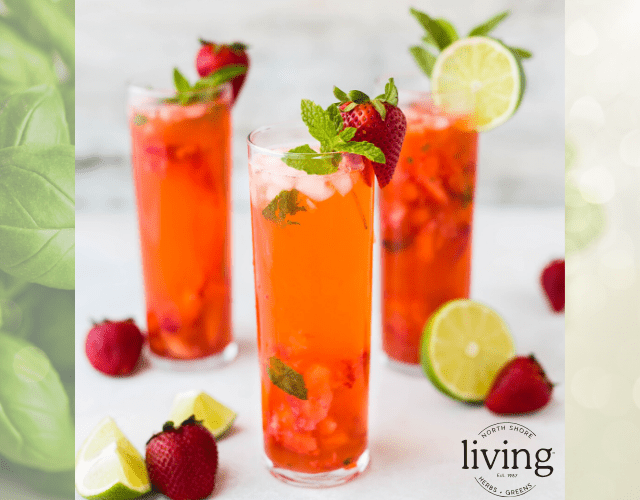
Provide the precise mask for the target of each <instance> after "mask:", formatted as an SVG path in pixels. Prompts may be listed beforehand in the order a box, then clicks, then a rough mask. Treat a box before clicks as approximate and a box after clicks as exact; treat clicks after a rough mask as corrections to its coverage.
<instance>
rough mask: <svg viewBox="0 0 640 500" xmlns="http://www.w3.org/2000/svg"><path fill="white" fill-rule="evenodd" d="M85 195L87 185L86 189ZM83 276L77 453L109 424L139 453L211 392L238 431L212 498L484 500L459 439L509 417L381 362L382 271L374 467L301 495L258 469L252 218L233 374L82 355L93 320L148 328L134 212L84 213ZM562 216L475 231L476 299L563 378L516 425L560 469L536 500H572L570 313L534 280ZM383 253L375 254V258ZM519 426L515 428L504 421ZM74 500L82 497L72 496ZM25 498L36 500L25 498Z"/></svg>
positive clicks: (481, 212) (80, 231)
mask: <svg viewBox="0 0 640 500" xmlns="http://www.w3.org/2000/svg"><path fill="white" fill-rule="evenodd" d="M78 187H79V189H82V181H80V182H79V183H78ZM76 222H77V236H76V243H77V246H76V248H77V250H76V251H77V254H76V255H77V270H76V290H77V295H76V296H77V299H76V446H80V443H82V441H83V440H84V439H85V438H86V436H87V435H88V434H89V433H90V431H91V430H92V429H93V427H94V426H95V425H96V424H97V423H98V422H99V421H100V420H101V419H102V418H103V417H104V416H106V415H110V416H111V417H113V418H114V419H115V420H116V422H117V423H118V425H119V426H120V428H121V429H122V430H123V432H124V433H125V434H126V435H127V436H128V437H129V438H130V440H131V441H132V442H133V444H134V445H135V446H136V447H137V448H138V450H141V451H142V450H144V445H145V442H146V440H147V439H148V438H149V437H150V436H151V434H153V433H154V432H156V431H158V430H160V428H161V427H162V424H163V422H164V421H165V420H166V419H167V417H168V415H169V411H170V407H171V403H172V401H173V398H174V396H175V395H176V394H177V393H178V392H182V391H185V390H189V389H198V388H199V389H203V390H205V391H207V392H209V393H210V394H212V395H213V396H214V397H215V398H217V399H219V400H220V401H222V402H223V403H225V404H227V405H228V406H230V407H232V408H233V409H234V410H236V411H237V412H238V414H239V417H238V419H237V420H236V424H235V427H236V430H235V431H234V432H233V433H232V434H231V435H230V436H229V437H227V438H226V439H224V440H222V441H220V443H219V445H220V471H219V473H218V486H217V487H216V491H215V495H214V496H215V498H234V499H268V498H273V499H280V500H282V499H301V498H305V499H306V498H308V499H313V498H332V499H341V498H345V499H346V498H349V499H351V498H371V499H374V500H375V499H389V498H403V499H404V498H416V499H418V498H425V497H427V496H428V497H430V498H480V497H481V496H482V495H484V493H482V492H481V490H480V489H479V486H478V485H477V484H475V481H474V479H473V474H470V473H469V471H464V470H462V469H461V467H462V462H461V460H462V450H461V444H460V442H461V440H462V439H466V438H467V437H468V436H469V435H470V434H475V433H476V432H478V431H480V430H481V429H483V428H484V427H486V426H487V425H490V424H493V423H496V422H500V421H503V420H505V419H504V418H500V417H497V416H495V415H492V414H491V413H489V412H488V411H487V410H485V409H484V408H481V407H470V406H466V405H463V404H460V403H457V402H455V401H452V400H450V399H449V398H447V397H446V396H443V395H442V394H440V393H439V392H437V391H436V390H435V389H434V387H433V386H432V385H431V383H430V382H429V381H428V380H427V379H426V378H425V377H423V376H415V377H414V376H409V375H405V374H401V373H398V372H395V371H392V370H390V369H389V368H388V367H387V366H386V365H383V360H382V357H381V351H380V336H379V332H380V320H379V311H380V308H379V305H378V299H379V273H378V269H377V266H374V312H373V325H372V330H373V337H372V338H373V340H372V356H371V363H372V368H371V392H370V396H371V397H370V427H369V428H370V448H371V453H372V463H371V466H370V468H369V470H368V471H367V472H366V473H365V474H364V475H363V476H362V477H360V478H358V479H357V480H355V481H353V482H351V483H349V484H347V485H344V486H341V487H337V488H333V489H327V490H317V491H313V490H305V489H299V488H295V487H292V486H288V485H285V484H282V483H280V482H279V481H277V480H276V479H274V478H272V477H271V476H270V475H269V474H268V473H267V472H266V470H265V469H264V467H263V465H262V462H261V455H260V454H261V450H262V441H261V433H262V427H261V422H260V418H261V417H260V415H261V413H260V386H259V378H258V377H259V375H258V361H257V351H256V342H255V337H256V329H255V311H254V309H253V307H254V303H253V269H252V263H251V243H250V241H251V240H250V237H251V236H250V220H249V213H248V212H246V211H241V210H237V211H236V212H235V213H234V238H233V239H234V267H233V286H234V308H233V310H234V315H233V321H234V325H235V334H236V336H237V339H238V342H239V345H240V353H239V356H238V358H237V359H236V360H235V361H234V362H233V363H232V364H230V365H229V366H227V367H225V368H222V369H219V370H213V371H208V372H196V373H184V372H183V373H172V372H168V371H162V370H159V369H157V368H154V367H150V366H147V367H146V368H145V369H143V370H142V371H141V372H139V373H137V374H136V375H134V376H132V377H129V378H120V379H118V378H110V377H106V376H103V375H101V374H100V373H98V372H96V371H95V370H94V369H93V368H92V367H91V366H90V364H89V363H88V361H87V359H86V357H85V355H84V350H83V344H84V336H85V334H86V332H87V331H88V329H89V328H90V326H91V320H95V319H102V318H105V317H109V318H124V317H131V316H133V317H134V318H135V319H136V320H137V321H138V322H139V323H140V324H142V325H144V303H143V297H142V280H141V270H140V257H139V249H138V242H137V226H136V219H135V215H134V213H133V212H132V211H131V210H121V211H119V212H111V213H107V212H104V211H102V212H89V211H84V212H78V214H77V218H76ZM563 227H564V212H563V210H562V209H561V208H549V209H541V208H535V209H532V208H515V207H511V208H506V207H502V208H492V207H487V206H482V205H480V206H478V207H477V211H476V219H475V229H474V241H473V251H474V266H473V274H472V282H473V285H472V296H473V297H474V298H476V299H478V300H482V301H484V302H486V303H487V304H490V305H491V306H493V307H494V308H495V309H496V310H497V311H499V313H500V314H501V315H503V317H504V318H505V320H506V321H507V323H508V324H509V325H510V328H511V330H512V333H513V335H514V338H515V340H516V345H517V350H518V352H519V353H522V354H529V353H532V352H533V353H535V354H536V356H537V357H538V359H539V360H540V362H541V363H542V364H543V366H544V367H545V369H546V370H547V372H548V374H549V376H550V378H551V379H552V380H553V381H555V382H557V383H558V385H557V386H556V388H555V393H554V397H553V400H552V402H551V403H550V405H549V406H548V407H546V408H545V409H544V410H543V411H541V412H540V413H538V414H534V415H531V416H524V417H518V418H517V419H516V420H515V421H516V422H517V423H520V424H522V425H525V426H527V427H529V428H531V429H532V430H534V432H536V433H537V434H538V436H540V438H541V440H543V441H544V443H545V446H548V447H552V448H553V450H554V451H555V455H554V456H553V459H552V461H551V463H552V465H553V466H554V468H555V470H554V473H553V475H552V476H551V477H549V478H547V479H545V480H544V481H540V484H539V487H538V488H537V490H534V491H532V492H531V493H529V494H528V496H527V498H530V499H532V500H533V499H556V498H557V499H560V498H564V384H563V374H564V316H563V315H556V314H553V313H551V312H550V309H549V308H548V306H547V305H546V303H545V300H544V298H543V295H542V292H541V289H540V286H539V282H538V279H539V273H540V270H541V269H542V267H543V266H544V265H545V264H546V262H548V261H549V260H550V259H552V258H555V257H557V256H559V255H561V254H562V252H563V248H564V237H563ZM378 255H379V248H378V246H375V255H374V257H375V258H376V260H374V262H378V260H377V257H378ZM509 420H513V419H509ZM76 499H78V500H79V499H80V497H79V496H77V495H76ZM29 500H30V499H29Z"/></svg>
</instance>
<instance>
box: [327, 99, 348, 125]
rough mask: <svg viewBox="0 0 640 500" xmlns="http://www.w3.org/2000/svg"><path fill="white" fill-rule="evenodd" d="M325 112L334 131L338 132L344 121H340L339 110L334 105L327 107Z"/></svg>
mask: <svg viewBox="0 0 640 500" xmlns="http://www.w3.org/2000/svg"><path fill="white" fill-rule="evenodd" d="M326 112H327V114H328V116H329V119H330V120H331V121H332V122H333V125H334V129H335V130H340V129H341V128H342V127H344V121H343V120H342V115H341V114H340V108H339V107H338V105H337V104H336V103H333V104H330V105H329V107H327V111H326Z"/></svg>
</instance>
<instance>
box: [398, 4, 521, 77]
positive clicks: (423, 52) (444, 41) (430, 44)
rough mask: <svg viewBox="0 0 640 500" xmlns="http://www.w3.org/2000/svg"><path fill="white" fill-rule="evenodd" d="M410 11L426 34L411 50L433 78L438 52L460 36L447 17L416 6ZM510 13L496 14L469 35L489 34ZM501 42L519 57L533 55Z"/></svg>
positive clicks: (419, 65) (426, 72) (425, 71)
mask: <svg viewBox="0 0 640 500" xmlns="http://www.w3.org/2000/svg"><path fill="white" fill-rule="evenodd" d="M410 12H411V15H413V17H415V18H416V20H417V21H418V22H419V23H420V25H421V26H422V27H423V28H424V30H425V35H424V36H423V37H422V45H414V46H412V47H410V48H409V52H410V53H411V55H412V56H413V59H414V60H415V62H416V64H417V65H418V67H419V68H420V69H421V70H422V72H423V73H424V74H425V75H427V76H428V77H429V78H431V73H432V71H433V66H434V64H435V62H436V58H437V56H438V54H439V53H440V52H442V51H443V50H444V49H446V48H447V47H448V46H449V45H451V44H452V43H453V42H455V41H456V40H458V39H459V38H460V36H459V35H458V32H457V30H456V29H455V27H454V26H453V24H452V23H451V22H450V21H448V20H446V19H442V18H439V19H436V18H432V17H430V16H429V15H428V14H425V13H424V12H421V11H419V10H417V9H414V8H411V9H410ZM509 14H511V12H510V11H508V10H505V11H504V12H500V13H499V14H496V15H495V16H493V17H491V18H490V19H488V20H487V21H485V22H483V23H482V24H479V25H478V26H475V27H474V28H472V29H471V31H469V34H468V35H467V36H489V34H490V33H491V32H492V31H493V30H494V29H495V28H496V27H497V26H498V25H499V24H500V23H501V22H502V21H504V20H505V19H506V18H507V17H508V16H509ZM496 40H497V39H496ZM499 41H500V40H499ZM501 43H503V45H505V47H507V48H508V49H509V50H510V51H511V52H512V53H513V55H514V56H515V57H517V58H518V59H528V58H530V57H531V56H532V54H531V52H529V51H528V50H526V49H522V48H520V47H510V46H508V45H506V44H505V43H504V42H501Z"/></svg>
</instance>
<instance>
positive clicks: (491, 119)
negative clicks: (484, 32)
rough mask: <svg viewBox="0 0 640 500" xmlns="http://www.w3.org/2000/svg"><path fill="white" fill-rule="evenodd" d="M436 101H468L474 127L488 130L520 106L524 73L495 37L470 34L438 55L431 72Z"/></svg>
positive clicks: (440, 102)
mask: <svg viewBox="0 0 640 500" xmlns="http://www.w3.org/2000/svg"><path fill="white" fill-rule="evenodd" d="M431 82H432V87H433V89H432V90H433V96H434V101H436V104H438V105H440V106H443V107H444V108H445V109H446V108H447V106H454V105H456V104H457V103H455V102H448V101H451V100H460V96H465V99H468V100H470V101H471V103H470V104H471V106H472V107H473V111H474V114H475V117H474V119H475V128H476V129H477V130H479V131H484V130H490V129H492V128H495V127H497V126H498V125H500V124H501V123H504V122H505V121H507V120H508V119H509V118H510V117H511V115H513V113H515V111H516V109H518V106H519V105H520V101H521V100H522V95H523V93H524V88H525V76H524V71H523V69H522V65H521V64H520V60H519V59H518V58H517V57H516V56H515V55H514V54H513V52H512V51H511V50H510V49H509V48H508V47H506V46H505V45H503V44H502V43H501V42H499V41H498V40H495V39H493V38H489V37H485V36H471V37H468V38H461V39H460V40H457V41H455V42H453V43H452V44H451V45H449V46H448V47H447V48H445V49H444V50H443V51H442V52H441V53H440V55H438V57H437V59H436V62H435V64H434V66H433V72H432V74H431Z"/></svg>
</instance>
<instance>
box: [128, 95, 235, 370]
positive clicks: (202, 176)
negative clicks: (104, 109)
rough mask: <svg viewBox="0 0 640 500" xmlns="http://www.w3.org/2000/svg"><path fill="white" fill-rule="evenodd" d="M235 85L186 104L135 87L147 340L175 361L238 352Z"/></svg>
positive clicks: (181, 364)
mask: <svg viewBox="0 0 640 500" xmlns="http://www.w3.org/2000/svg"><path fill="white" fill-rule="evenodd" d="M230 99H231V85H230V84H228V83H227V84H224V85H222V86H221V87H220V88H219V89H217V91H215V92H209V94H208V95H207V96H203V97H202V98H201V99H198V100H196V102H194V103H192V104H188V105H184V104H180V103H179V102H176V99H175V97H174V93H173V92H163V91H156V90H149V89H146V88H141V87H132V88H131V89H130V91H129V106H128V111H129V125H130V129H131V140H132V163H133V177H134V182H135V191H136V201H137V209H138V223H139V229H140V245H141V249H142V264H143V274H144V286H145V298H146V306H147V329H148V339H149V347H150V350H151V353H152V355H153V360H154V362H155V363H160V364H166V365H169V366H170V367H172V368H195V367H202V366H207V367H208V366H214V365H216V364H220V363H223V362H227V361H230V360H231V359H233V358H234V357H235V355H236V353H237V345H236V344H235V342H234V341H233V335H232V330H231V247H230V240H231V233H230V231H231V194H230V176H231V164H232V163H231V104H230Z"/></svg>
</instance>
